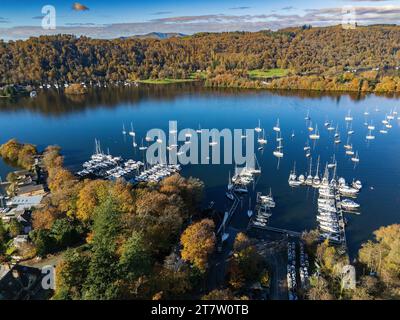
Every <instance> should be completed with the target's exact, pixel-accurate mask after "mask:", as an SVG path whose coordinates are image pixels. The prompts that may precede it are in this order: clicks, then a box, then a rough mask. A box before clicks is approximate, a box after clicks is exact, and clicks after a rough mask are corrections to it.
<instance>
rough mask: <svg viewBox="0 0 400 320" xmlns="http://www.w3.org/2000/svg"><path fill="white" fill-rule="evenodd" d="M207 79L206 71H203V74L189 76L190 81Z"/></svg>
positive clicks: (195, 73) (197, 73)
mask: <svg viewBox="0 0 400 320" xmlns="http://www.w3.org/2000/svg"><path fill="white" fill-rule="evenodd" d="M206 77H207V72H206V71H201V72H192V73H191V74H190V76H189V78H190V79H194V80H197V79H199V78H200V79H205V78H206Z"/></svg>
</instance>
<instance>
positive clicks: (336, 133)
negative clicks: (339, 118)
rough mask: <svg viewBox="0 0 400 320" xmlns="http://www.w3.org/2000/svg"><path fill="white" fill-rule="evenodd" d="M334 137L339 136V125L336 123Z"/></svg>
mask: <svg viewBox="0 0 400 320" xmlns="http://www.w3.org/2000/svg"><path fill="white" fill-rule="evenodd" d="M334 137H335V138H338V137H339V125H336V131H335V135H334Z"/></svg>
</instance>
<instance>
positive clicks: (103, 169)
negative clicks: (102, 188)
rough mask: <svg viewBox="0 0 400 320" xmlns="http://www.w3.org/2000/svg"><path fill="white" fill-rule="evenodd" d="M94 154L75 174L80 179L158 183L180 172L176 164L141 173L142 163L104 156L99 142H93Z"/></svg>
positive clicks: (158, 166)
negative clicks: (95, 178) (89, 177)
mask: <svg viewBox="0 0 400 320" xmlns="http://www.w3.org/2000/svg"><path fill="white" fill-rule="evenodd" d="M95 146H96V147H95V149H96V151H95V153H94V154H93V155H92V156H91V158H90V160H88V161H86V162H84V163H83V164H82V167H83V170H81V171H78V172H77V173H76V174H77V175H78V176H80V177H82V178H83V177H87V176H94V177H98V178H102V179H108V180H115V179H119V178H123V179H125V180H127V181H131V182H143V181H146V182H159V181H161V180H162V179H164V178H165V177H168V176H170V175H172V174H174V173H176V172H179V171H180V170H181V167H180V165H178V164H176V165H175V164H155V165H154V166H152V167H150V168H148V169H145V170H144V171H141V170H142V168H143V167H144V163H143V162H141V161H135V160H133V159H129V160H126V161H124V160H123V159H122V157H114V156H112V155H110V154H105V153H104V152H103V151H102V150H101V146H100V142H99V141H98V140H95Z"/></svg>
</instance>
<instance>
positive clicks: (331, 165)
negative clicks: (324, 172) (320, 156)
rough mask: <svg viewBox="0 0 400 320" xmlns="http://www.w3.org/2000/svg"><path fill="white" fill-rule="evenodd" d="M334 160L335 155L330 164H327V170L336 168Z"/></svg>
mask: <svg viewBox="0 0 400 320" xmlns="http://www.w3.org/2000/svg"><path fill="white" fill-rule="evenodd" d="M335 158H336V157H335V155H333V157H332V162H330V163H328V164H327V168H328V169H332V168H334V167H336V159H335Z"/></svg>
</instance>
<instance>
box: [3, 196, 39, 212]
mask: <svg viewBox="0 0 400 320" xmlns="http://www.w3.org/2000/svg"><path fill="white" fill-rule="evenodd" d="M42 199H43V195H37V196H16V197H13V198H11V199H10V201H9V202H7V205H9V206H17V209H18V210H22V209H29V208H31V207H37V206H39V205H40V202H41V201H42Z"/></svg>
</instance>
